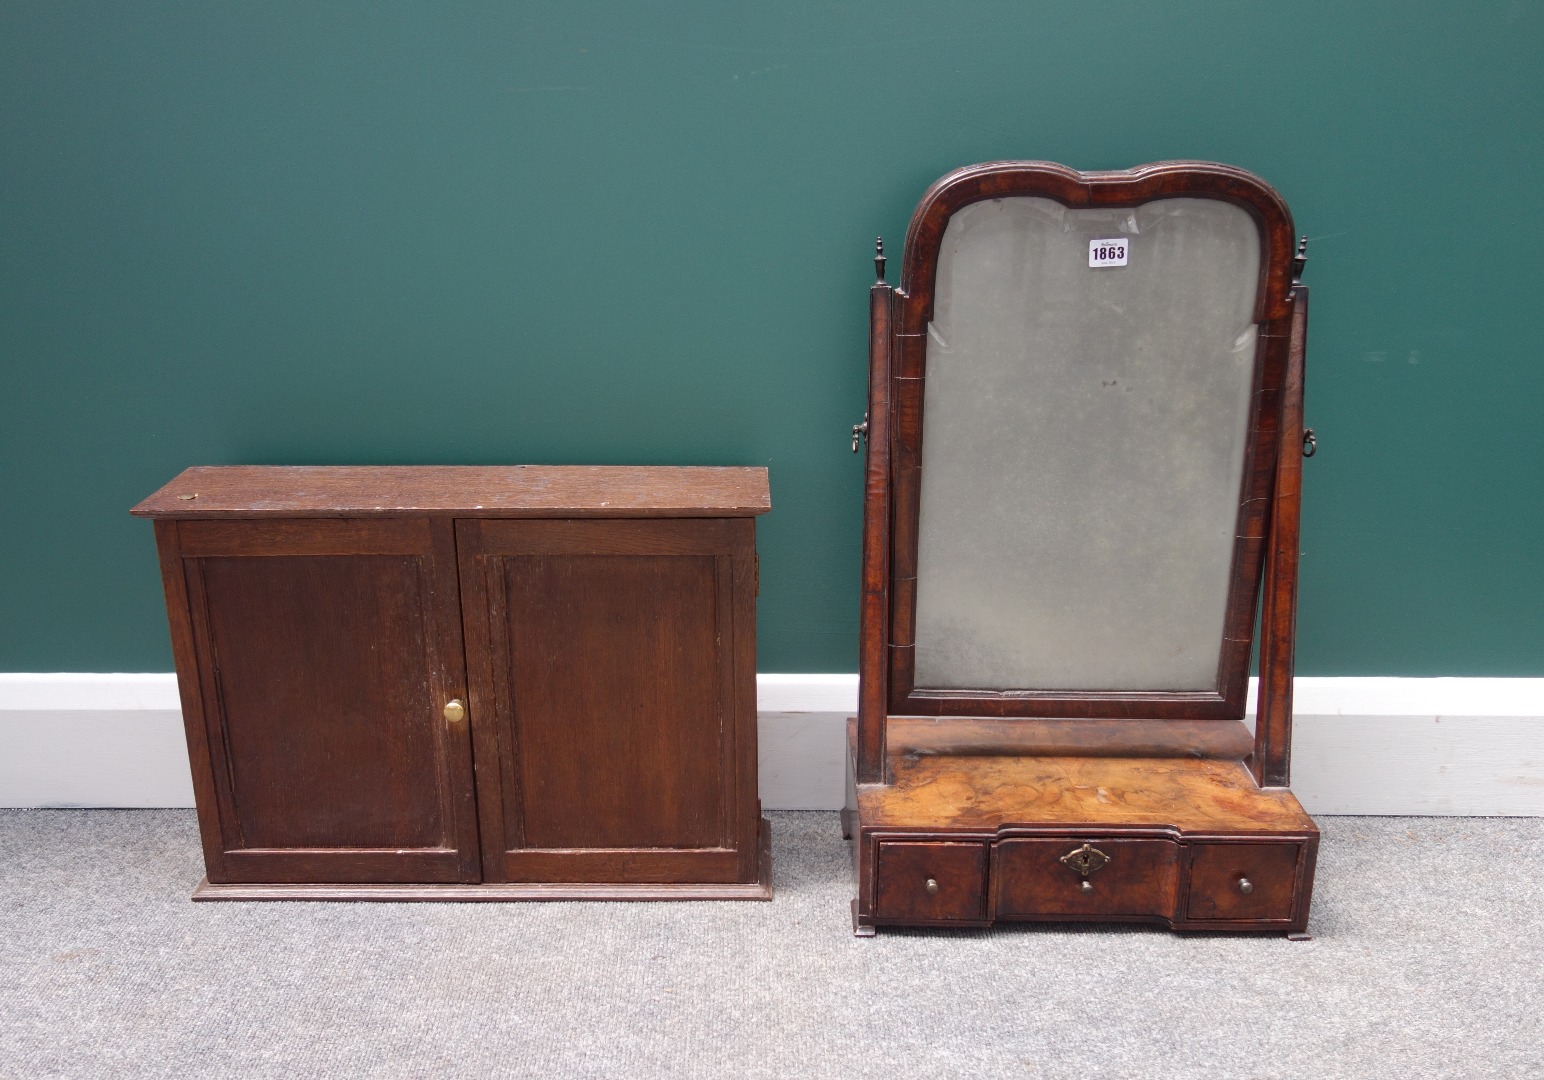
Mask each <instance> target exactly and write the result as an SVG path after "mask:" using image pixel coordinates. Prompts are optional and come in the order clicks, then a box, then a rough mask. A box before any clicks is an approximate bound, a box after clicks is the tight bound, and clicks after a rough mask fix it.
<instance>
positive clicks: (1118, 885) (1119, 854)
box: [992, 838, 1184, 920]
mask: <svg viewBox="0 0 1544 1080" xmlns="http://www.w3.org/2000/svg"><path fill="white" fill-rule="evenodd" d="M1083 843H1084V842H1083V841H1082V840H1072V839H1047V840H1030V839H1013V840H1003V841H1001V842H1000V843H998V844H996V845H994V847H995V848H996V859H997V863H996V866H995V868H994V870H993V875H992V877H993V889H994V890H995V893H996V914H997V917H998V918H1003V919H1012V918H1020V917H1028V918H1035V919H1070V920H1082V919H1106V918H1110V917H1119V916H1139V917H1153V916H1161V917H1163V918H1166V919H1167V918H1173V917H1174V915H1175V912H1176V908H1177V906H1178V903H1179V877H1180V865H1181V856H1182V855H1183V854H1184V849H1183V848H1182V847H1181V846H1180V845H1179V844H1178V843H1176V842H1175V841H1173V840H1121V839H1108V838H1104V839H1097V840H1095V841H1093V843H1092V846H1093V847H1094V849H1095V850H1097V851H1099V852H1101V853H1102V854H1104V855H1106V856H1108V857H1109V860H1110V861H1109V862H1108V863H1106V864H1105V865H1104V866H1102V867H1100V868H1099V869H1098V870H1095V871H1094V872H1093V873H1091V874H1089V875H1088V878H1087V882H1088V887H1087V888H1086V889H1085V888H1084V887H1083V882H1084V880H1085V879H1084V878H1082V877H1081V876H1079V875H1078V874H1077V873H1076V872H1075V871H1073V870H1072V869H1070V868H1068V867H1067V865H1066V864H1064V863H1063V862H1062V861H1061V859H1062V856H1064V855H1066V854H1068V853H1069V852H1072V851H1076V850H1078V849H1079V848H1080V847H1082V846H1083Z"/></svg>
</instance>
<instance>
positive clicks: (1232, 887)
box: [1187, 844, 1303, 922]
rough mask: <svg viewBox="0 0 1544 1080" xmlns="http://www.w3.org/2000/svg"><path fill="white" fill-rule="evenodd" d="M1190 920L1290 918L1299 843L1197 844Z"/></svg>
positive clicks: (1192, 856)
mask: <svg viewBox="0 0 1544 1080" xmlns="http://www.w3.org/2000/svg"><path fill="white" fill-rule="evenodd" d="M1190 850H1191V854H1190V903H1189V905H1188V907H1187V912H1188V914H1189V917H1190V918H1192V919H1255V920H1280V921H1282V922H1286V921H1289V920H1290V919H1291V918H1292V910H1293V899H1294V893H1295V890H1296V886H1297V864H1298V860H1299V858H1300V857H1301V855H1302V851H1303V845H1301V844H1194V845H1192V846H1191V849H1190Z"/></svg>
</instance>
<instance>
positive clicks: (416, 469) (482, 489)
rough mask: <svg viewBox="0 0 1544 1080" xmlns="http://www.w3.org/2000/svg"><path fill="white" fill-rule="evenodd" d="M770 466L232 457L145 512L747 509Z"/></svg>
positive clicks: (193, 474)
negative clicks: (352, 462)
mask: <svg viewBox="0 0 1544 1080" xmlns="http://www.w3.org/2000/svg"><path fill="white" fill-rule="evenodd" d="M771 508H772V504H771V494H770V491H769V489H768V486H767V470H766V469H764V468H750V467H714V466H603V465H432V466H431V465H379V466H344V465H304V466H299V465H296V466H273V465H230V466H200V467H196V468H192V469H188V470H186V471H184V472H182V473H181V474H179V475H178V476H177V477H176V478H174V479H173V480H172V481H171V482H170V483H168V484H167V485H166V486H164V487H162V488H161V489H160V490H159V491H157V492H156V493H155V494H153V495H151V496H150V497H149V498H147V499H145V500H144V501H143V502H141V503H140V504H139V505H138V506H136V507H134V509H133V510H131V511H130V513H132V514H135V515H137V516H139V517H173V518H179V519H191V518H201V517H211V518H221V517H274V518H306V517H376V516H391V517H400V516H404V515H421V514H453V515H454V516H456V517H458V518H466V517H750V516H754V515H757V514H764V513H766V512H767V511H768V510H770V509H771Z"/></svg>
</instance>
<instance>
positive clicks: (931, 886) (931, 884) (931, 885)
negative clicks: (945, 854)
mask: <svg viewBox="0 0 1544 1080" xmlns="http://www.w3.org/2000/svg"><path fill="white" fill-rule="evenodd" d="M927 894H928V895H929V896H937V895H938V882H937V881H935V880H934V879H932V878H928V879H927Z"/></svg>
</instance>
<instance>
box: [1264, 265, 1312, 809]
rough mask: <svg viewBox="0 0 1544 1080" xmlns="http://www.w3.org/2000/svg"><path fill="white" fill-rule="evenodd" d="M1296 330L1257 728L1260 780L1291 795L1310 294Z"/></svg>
mask: <svg viewBox="0 0 1544 1080" xmlns="http://www.w3.org/2000/svg"><path fill="white" fill-rule="evenodd" d="M1292 299H1293V303H1292V328H1291V334H1290V338H1289V346H1288V352H1287V369H1286V373H1285V376H1284V380H1283V387H1282V391H1283V392H1282V402H1283V407H1282V417H1281V427H1280V436H1279V440H1280V441H1279V443H1278V448H1277V453H1276V484H1275V493H1274V504H1275V508H1274V513H1273V514H1272V515H1271V527H1270V547H1269V551H1268V553H1267V558H1266V564H1265V580H1264V583H1263V586H1262V592H1263V594H1264V601H1263V604H1264V606H1263V607H1262V609H1261V613H1260V714H1259V719H1258V721H1257V722H1256V724H1255V754H1254V759H1253V761H1252V762H1251V767H1252V768H1253V769H1254V774H1255V778H1256V779H1257V780H1258V781H1259V782H1260V783H1261V784H1263V785H1266V786H1272V787H1286V786H1287V784H1288V783H1290V781H1291V773H1292V769H1291V761H1292V675H1293V670H1294V667H1295V665H1294V656H1295V645H1296V639H1297V572H1298V562H1299V559H1300V556H1301V551H1300V550H1299V545H1300V541H1301V532H1302V526H1301V519H1302V489H1303V392H1304V368H1305V363H1306V353H1307V348H1308V290H1307V289H1306V288H1305V287H1303V286H1302V285H1298V286H1297V287H1295V288H1294V289H1293V290H1292Z"/></svg>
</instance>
